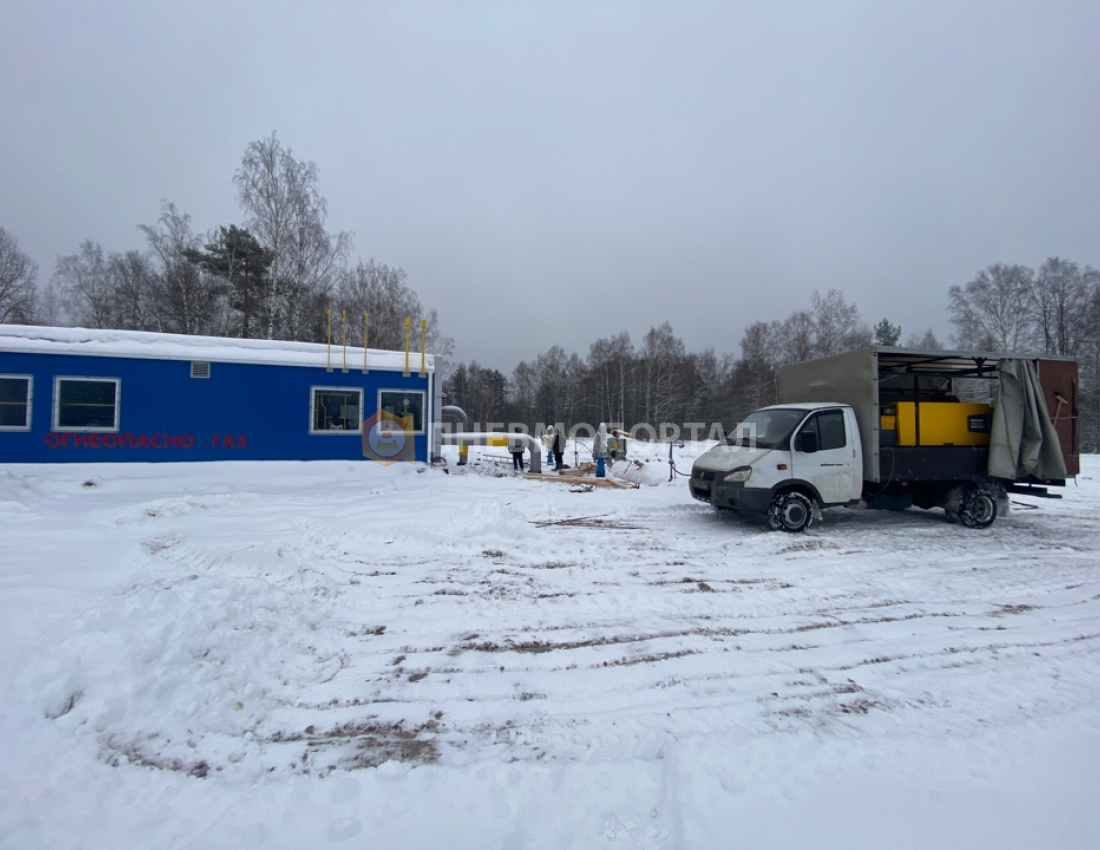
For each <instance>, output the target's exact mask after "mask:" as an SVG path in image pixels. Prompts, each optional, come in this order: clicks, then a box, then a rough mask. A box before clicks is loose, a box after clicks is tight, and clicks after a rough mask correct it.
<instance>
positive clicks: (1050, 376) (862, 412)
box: [778, 346, 1080, 482]
mask: <svg viewBox="0 0 1100 850" xmlns="http://www.w3.org/2000/svg"><path fill="white" fill-rule="evenodd" d="M1003 361H1024V362H1027V363H1029V364H1031V367H1032V368H1034V370H1035V373H1036V376H1037V378H1038V384H1039V388H1040V389H1041V393H1040V394H1039V398H1038V400H1037V402H1036V405H1035V407H1036V408H1037V409H1042V408H1043V406H1044V405H1045V408H1046V410H1045V411H1043V416H1042V418H1044V419H1045V420H1047V421H1045V422H1042V423H1038V424H1036V423H1033V425H1035V427H1039V426H1042V427H1044V428H1049V429H1050V431H1049V434H1048V438H1049V439H1050V440H1053V439H1054V438H1055V437H1056V440H1057V447H1058V448H1060V450H1061V455H1062V458H1063V460H1064V467H1065V472H1064V473H1062V474H1064V475H1070V476H1072V475H1076V474H1078V472H1079V471H1080V458H1079V451H1078V440H1077V362H1076V361H1075V360H1074V359H1073V358H1070V357H1056V356H1051V355H1039V354H1032V353H1010V352H995V351H939V350H932V349H917V348H897V347H893V346H869V347H867V348H862V349H857V350H855V351H848V352H844V353H842V354H834V355H831V356H828V357H821V358H818V359H816V360H805V361H801V362H798V363H791V364H788V365H786V366H783V367H782V368H781V369H780V370H779V387H778V401H779V403H780V404H789V403H791V402H799V401H806V402H823V403H828V402H832V403H841V404H847V405H850V406H851V407H852V409H853V411H854V412H855V416H856V421H857V422H858V423H859V427H860V431H861V433H862V435H863V439H862V444H863V477H864V480H866V481H871V482H880V481H882V478H883V476H882V469H881V465H882V464H881V456H882V452H881V449H882V440H881V425H880V423H881V417H880V414H881V407H882V406H883V398H882V395H883V389H884V386H883V384H884V383H885V384H886V385H888V386H887V387H886V388H885V389H886V390H887V395H888V396H889V395H890V394H891V393H894V394H896V393H897V392H899V391H900V390H899V388H901V387H905V386H907V385H908V379H910V378H911V379H912V381H913V383H912V392H911V394H912V401H913V402H914V404H915V405H916V407H917V413H916V415H917V418H918V423H919V405H920V403H921V401H922V400H923V401H929V400H933V397H934V395H935V389H934V384H935V379H936V378H947V379H950V380H952V381H954V380H956V379H960V378H969V379H978V380H988V381H991V382H999V381H1000V380H1001V375H1000V364H1001V363H1002V362H1003ZM899 378H901V379H903V380H900V381H899ZM922 393H923V394H924V398H923V399H922ZM1026 413H1027V412H1026V411H1022V412H1021V415H1025V414H1026ZM1028 415H1031V414H1028ZM918 427H919V424H918ZM1048 448H1049V447H1048ZM949 450H951V451H957V452H959V453H960V454H962V453H969V454H970V455H971V456H973V455H974V453H976V452H977V453H979V454H981V459H980V463H981V468H982V469H983V470H985V469H986V467H987V465H988V455H989V449H988V448H985V447H982V448H980V449H979V448H977V447H971V446H959V447H949ZM898 451H904V450H903V449H894V450H891V455H892V457H891V463H890V464H889V466H890V467H894V465H895V464H894V462H893V461H894V460H895V458H894V457H893V454H894V453H895V452H898ZM1047 453H1048V454H1049V452H1047ZM1054 453H1055V454H1056V453H1057V452H1054ZM998 468H1004V464H1003V463H1002V464H1000V465H999V467H998ZM1042 471H1043V470H1040V472H1042ZM1059 471H1060V470H1059ZM887 472H889V473H891V474H893V473H892V471H891V470H887ZM1048 474H1049V473H1048ZM1029 478H1031V480H1036V481H1043V480H1050V479H1049V478H1046V477H1043V475H1039V476H1029ZM1025 480H1027V479H1025Z"/></svg>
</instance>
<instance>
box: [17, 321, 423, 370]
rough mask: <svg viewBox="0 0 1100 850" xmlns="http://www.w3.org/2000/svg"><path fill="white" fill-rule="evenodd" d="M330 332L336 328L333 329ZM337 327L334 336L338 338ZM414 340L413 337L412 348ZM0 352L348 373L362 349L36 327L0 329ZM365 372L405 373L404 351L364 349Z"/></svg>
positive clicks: (413, 359)
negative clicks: (262, 365) (345, 368)
mask: <svg viewBox="0 0 1100 850" xmlns="http://www.w3.org/2000/svg"><path fill="white" fill-rule="evenodd" d="M334 327H335V326H334ZM337 331H338V328H337V329H336V330H334V332H333V335H334V336H338V333H337ZM418 340H419V337H418V336H416V335H415V334H414V341H413V343H412V346H413V348H415V347H416V346H417V345H418ZM0 344H2V346H3V349H4V351H7V352H22V353H31V354H79V355H86V356H93V357H137V358H157V359H162V360H200V361H210V362H212V363H267V364H278V365H283V366H326V365H329V364H330V363H331V365H332V366H333V367H335V368H339V367H341V365H342V364H343V363H344V362H345V361H346V363H347V366H348V368H349V369H362V368H363V349H362V348H355V347H353V346H348V347H347V348H346V350H345V348H344V347H343V346H341V345H340V344H339V342H334V343H333V344H332V346H331V348H330V347H329V346H327V345H324V344H321V343H314V342H291V341H288V340H271V339H232V338H226V337H212V336H198V335H191V334H186V335H185V334H166V333H150V332H146V331H117V330H93V329H91V328H51V327H41V326H39V325H4V324H0ZM420 360H421V355H420V352H419V351H410V353H409V368H410V369H412V370H414V371H415V370H419V368H420ZM424 366H425V369H426V370H427V371H429V372H433V371H435V355H433V354H426V355H424ZM367 368H368V369H388V370H398V369H404V368H405V353H404V352H403V351H382V350H380V349H374V348H368V349H367Z"/></svg>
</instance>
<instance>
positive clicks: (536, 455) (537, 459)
mask: <svg viewBox="0 0 1100 850" xmlns="http://www.w3.org/2000/svg"><path fill="white" fill-rule="evenodd" d="M501 438H507V439H509V440H522V441H523V442H524V443H526V444H527V447H528V448H529V449H530V450H531V472H534V473H536V474H537V473H540V472H542V443H540V442H539V440H538V439H537V438H535V437H532V436H531V435H530V434H509V433H507V432H506V431H463V432H461V433H459V434H441V435H440V441H441V442H442V443H443V445H447V446H460V447H461V446H463V445H466V446H487V445H489V440H491V439H492V440H499V439H501Z"/></svg>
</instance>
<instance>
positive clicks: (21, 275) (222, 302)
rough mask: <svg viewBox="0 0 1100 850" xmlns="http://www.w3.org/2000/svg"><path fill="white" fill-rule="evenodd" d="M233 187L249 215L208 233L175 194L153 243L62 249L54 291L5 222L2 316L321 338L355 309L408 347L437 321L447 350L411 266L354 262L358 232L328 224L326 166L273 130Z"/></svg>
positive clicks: (246, 159) (353, 329)
mask: <svg viewBox="0 0 1100 850" xmlns="http://www.w3.org/2000/svg"><path fill="white" fill-rule="evenodd" d="M233 183H234V185H235V186H236V189H237V199H238V202H239V204H240V209H241V213H242V220H241V221H240V222H239V223H231V224H226V225H219V226H217V227H215V228H213V229H212V230H210V231H209V232H207V233H205V234H199V233H197V232H196V231H195V229H194V226H193V224H192V220H191V217H190V216H189V215H187V214H185V213H183V212H181V211H180V210H179V208H178V207H177V206H176V205H175V204H173V203H170V202H168V201H163V202H162V203H161V212H160V217H159V218H158V219H157V221H156V222H155V223H153V224H143V225H140V226H139V230H140V231H141V233H142V234H143V235H144V240H145V245H144V247H143V248H135V249H131V250H127V251H118V252H115V251H105V250H104V249H103V247H102V246H101V245H100V244H99V243H97V242H94V241H92V240H85V241H84V242H82V243H81V244H80V246H79V248H78V250H77V251H76V252H75V253H73V254H68V255H65V256H60V257H58V259H57V263H56V265H55V267H54V270H53V274H52V275H51V277H50V279H49V281H48V282H47V283H46V285H45V287H44V288H43V289H42V290H41V291H39V288H38V286H37V272H38V270H37V267H36V265H35V263H34V262H33V261H31V260H30V258H29V257H27V256H26V255H25V254H23V253H22V252H21V251H20V250H19V247H18V244H17V243H16V242H15V239H14V238H13V237H11V236H10V235H9V234H8V233H7V232H6V231H5V230H3V229H2V228H0V321H3V322H12V323H22V324H34V323H43V324H51V325H56V324H71V325H77V326H81V327H88V328H114V329H119V330H139V331H158V332H166V333H182V334H208V335H212V336H224V337H240V338H245V339H248V338H264V339H286V340H298V341H306V342H323V341H325V339H326V337H327V334H328V321H327V317H328V310H330V309H331V310H332V311H333V313H334V314H335V315H336V316H337V324H336V328H337V331H336V332H337V334H338V335H339V338H341V339H342V338H343V328H342V327H341V326H340V324H339V321H340V316H341V314H342V312H344V311H346V312H347V314H348V315H349V317H354V319H352V318H349V321H348V327H347V341H348V343H349V344H352V345H361V344H362V342H363V320H362V316H363V313H365V312H366V313H369V314H370V323H369V340H368V344H369V345H370V346H371V347H372V348H399V347H401V346H403V345H404V319H405V317H406V316H407V317H410V318H413V319H414V320H419V319H426V320H427V321H428V327H429V333H428V345H429V349H430V350H432V351H433V352H438V353H441V354H447V353H449V352H450V350H451V349H452V348H453V340H451V339H450V338H448V337H445V336H443V335H442V333H441V331H440V328H439V320H438V315H437V314H436V311H435V310H434V309H430V308H426V307H425V306H424V305H423V304H421V302H420V299H419V297H418V296H417V294H416V292H415V291H414V290H413V289H412V287H411V286H410V285H409V282H408V279H407V276H406V274H405V271H404V270H403V269H400V268H395V267H391V266H387V265H385V264H384V263H380V262H378V261H376V260H375V259H374V258H371V259H369V260H366V261H363V260H359V261H357V262H355V263H354V265H353V264H352V263H351V259H350V258H351V250H352V234H350V233H346V232H332V231H330V230H329V229H328V227H327V217H328V211H327V203H326V201H325V199H324V197H323V196H322V195H321V192H320V189H319V174H318V169H317V166H316V165H315V164H314V163H312V162H307V161H302V160H299V159H297V158H295V157H294V155H293V153H292V152H291V150H290V149H289V148H286V147H284V146H283V145H282V143H281V142H280V141H279V139H278V136H277V135H276V134H275V133H272V134H271V135H270V136H268V137H267V138H264V139H259V140H257V141H254V142H251V143H250V144H249V145H248V147H247V148H246V149H245V152H244V156H243V157H242V159H241V163H240V166H239V168H238V169H237V171H236V173H235V174H234V176H233Z"/></svg>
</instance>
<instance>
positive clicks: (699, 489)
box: [690, 472, 772, 514]
mask: <svg viewBox="0 0 1100 850" xmlns="http://www.w3.org/2000/svg"><path fill="white" fill-rule="evenodd" d="M690 487H691V495H692V496H693V497H694V498H696V499H698V500H699V501H700V502H709V503H710V504H712V505H714V507H716V508H724V509H727V510H732V511H740V512H741V513H747V514H766V513H767V512H768V506H769V505H770V504H771V501H772V492H771V490H762V489H760V488H757V487H746V486H745V485H744V484H731V483H728V482H726V481H722V480H720V479H719V477H718V476H717V475H715V476H714V477H713V478H711V477H710V476H708V475H707V474H706V473H705V472H704V474H703V475H701V476H700V475H696V474H693V475H692V477H691V483H690Z"/></svg>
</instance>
